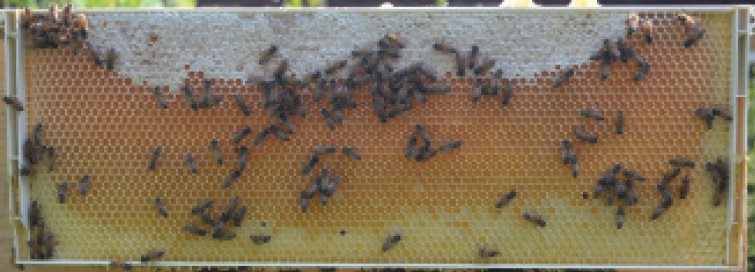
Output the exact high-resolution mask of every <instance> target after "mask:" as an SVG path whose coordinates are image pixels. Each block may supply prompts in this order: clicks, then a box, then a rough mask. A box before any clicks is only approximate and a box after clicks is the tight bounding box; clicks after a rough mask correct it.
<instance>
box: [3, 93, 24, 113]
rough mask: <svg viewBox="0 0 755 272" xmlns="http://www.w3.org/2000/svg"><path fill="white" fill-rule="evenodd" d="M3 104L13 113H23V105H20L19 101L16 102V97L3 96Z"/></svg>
mask: <svg viewBox="0 0 755 272" xmlns="http://www.w3.org/2000/svg"><path fill="white" fill-rule="evenodd" d="M3 102H5V104H6V105H8V106H9V107H11V108H12V109H13V110H15V111H24V105H23V104H22V103H21V100H18V98H16V97H13V96H3Z"/></svg>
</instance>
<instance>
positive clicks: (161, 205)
mask: <svg viewBox="0 0 755 272" xmlns="http://www.w3.org/2000/svg"><path fill="white" fill-rule="evenodd" d="M155 209H157V212H158V213H160V215H161V216H162V217H165V218H168V210H167V209H165V202H163V199H162V198H160V197H159V196H157V197H155Z"/></svg>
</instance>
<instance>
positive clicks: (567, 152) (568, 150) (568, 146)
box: [561, 140, 576, 164]
mask: <svg viewBox="0 0 755 272" xmlns="http://www.w3.org/2000/svg"><path fill="white" fill-rule="evenodd" d="M574 157H576V156H574V154H572V143H571V141H569V140H563V141H561V162H562V163H563V164H569V163H573V162H574Z"/></svg>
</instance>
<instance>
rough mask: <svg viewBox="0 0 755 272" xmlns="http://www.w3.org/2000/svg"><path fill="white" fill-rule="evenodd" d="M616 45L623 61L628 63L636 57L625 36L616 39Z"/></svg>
mask: <svg viewBox="0 0 755 272" xmlns="http://www.w3.org/2000/svg"><path fill="white" fill-rule="evenodd" d="M616 47H617V49H618V50H619V59H620V60H621V62H624V63H627V62H628V61H629V60H630V59H634V57H635V52H634V49H632V47H631V46H629V45H628V44H627V43H626V41H624V38H618V39H617V40H616Z"/></svg>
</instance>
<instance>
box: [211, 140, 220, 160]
mask: <svg viewBox="0 0 755 272" xmlns="http://www.w3.org/2000/svg"><path fill="white" fill-rule="evenodd" d="M210 150H211V151H212V154H213V155H214V156H215V162H216V163H217V164H218V165H223V154H222V153H221V152H220V142H218V140H217V139H212V141H210Z"/></svg>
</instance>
